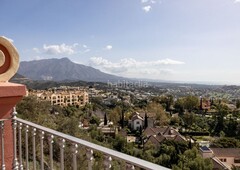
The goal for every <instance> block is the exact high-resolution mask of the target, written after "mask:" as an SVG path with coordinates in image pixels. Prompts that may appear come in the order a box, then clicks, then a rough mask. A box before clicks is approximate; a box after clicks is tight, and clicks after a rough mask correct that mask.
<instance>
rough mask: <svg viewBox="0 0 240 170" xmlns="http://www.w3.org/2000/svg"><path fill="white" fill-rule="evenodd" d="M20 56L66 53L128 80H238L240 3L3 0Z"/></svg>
mask: <svg viewBox="0 0 240 170" xmlns="http://www.w3.org/2000/svg"><path fill="white" fill-rule="evenodd" d="M0 35H2V36H5V37H8V38H10V39H11V40H12V41H13V43H14V45H15V46H16V47H17V49H18V51H19V53H20V60H21V61H29V60H39V59H46V58H63V57H68V58H69V59H70V60H72V61H74V62H76V63H81V64H85V65H90V66H92V67H95V68H97V69H100V70H101V71H104V72H107V73H111V74H115V75H120V76H125V77H133V78H149V79H159V80H171V81H187V82H208V83H214V84H215V83H223V84H240V66H239V65H240V0H101V1H99V0H52V1H44V0H21V1H17V0H1V5H0Z"/></svg>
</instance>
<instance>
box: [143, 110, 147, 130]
mask: <svg viewBox="0 0 240 170" xmlns="http://www.w3.org/2000/svg"><path fill="white" fill-rule="evenodd" d="M144 127H145V129H146V128H147V127H148V116H147V112H145V118H144Z"/></svg>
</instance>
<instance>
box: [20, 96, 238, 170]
mask: <svg viewBox="0 0 240 170" xmlns="http://www.w3.org/2000/svg"><path fill="white" fill-rule="evenodd" d="M122 95H124V94H122ZM120 97H121V96H120ZM131 102H132V103H133V104H132V105H130V104H129V103H125V102H122V101H117V100H114V99H113V100H111V102H110V103H107V104H106V103H104V102H103V100H102V99H101V98H100V97H96V98H92V100H91V104H88V105H86V106H85V107H82V108H76V107H73V106H68V107H60V106H51V105H50V103H49V102H47V101H40V100H37V99H36V98H35V97H33V96H29V97H25V98H24V99H23V100H22V101H21V102H20V103H19V104H18V105H17V111H18V113H19V115H18V117H21V118H23V119H25V120H29V121H32V122H35V123H37V124H40V125H42V126H46V127H49V128H52V129H55V130H57V131H60V132H63V133H66V134H69V135H73V136H76V137H78V138H81V139H85V140H88V141H91V142H94V143H97V144H100V145H103V146H106V147H109V148H112V149H115V150H117V151H120V152H124V153H127V154H129V155H132V156H136V157H138V158H142V159H145V160H148V161H151V162H154V163H156V164H160V165H163V166H166V167H169V168H173V169H176V170H178V169H196V170H197V169H206V170H207V169H209V170H210V169H212V163H211V161H210V160H209V159H203V158H202V157H201V156H200V155H199V154H198V149H197V148H198V146H197V145H196V144H189V143H188V142H186V143H178V142H174V141H166V142H164V143H162V144H161V145H160V146H159V147H156V146H153V145H142V144H135V143H127V141H126V139H125V137H124V136H122V135H120V134H119V135H116V136H115V137H110V136H104V135H103V133H102V132H101V131H100V130H98V129H97V126H98V125H99V123H100V120H99V118H98V117H96V116H92V114H91V113H92V111H96V110H102V111H104V112H105V113H106V114H107V117H108V119H109V120H111V121H112V122H113V123H114V125H119V126H123V127H124V128H123V129H124V130H125V131H126V132H129V131H130V129H128V127H127V121H128V119H129V118H130V117H131V114H132V113H133V112H134V111H144V112H145V111H146V112H148V113H151V116H153V117H155V119H156V125H157V126H164V125H171V126H175V127H178V128H180V130H181V131H182V132H183V133H184V134H186V135H189V137H192V138H193V139H195V140H197V137H196V138H195V135H196V134H199V133H200V134H201V133H202V134H208V136H213V137H214V138H212V146H213V147H239V146H240V142H239V135H240V123H239V121H237V118H239V117H240V116H239V113H238V112H232V111H230V110H229V108H228V107H226V105H225V104H224V103H223V102H215V104H212V106H211V109H215V110H216V112H215V114H214V115H211V117H206V116H205V111H204V110H201V109H200V108H199V99H198V98H197V97H195V96H186V97H182V98H178V99H177V100H176V101H174V100H173V97H172V96H170V95H169V96H161V97H153V98H151V99H149V100H139V99H136V98H134V96H132V98H131ZM174 113H179V116H178V117H172V116H171V115H172V114H174ZM149 116H150V115H149ZM122 117H124V121H123V120H122ZM83 121H87V122H89V127H90V128H89V129H88V130H83V129H81V128H79V122H83ZM136 133H137V132H136ZM193 134H195V135H193ZM137 135H140V136H141V132H138V134H137ZM215 137H217V138H215ZM56 143H57V142H56ZM56 151H57V150H56ZM58 152H59V151H58ZM58 152H56V154H57V153H58ZM66 154H71V153H70V149H66ZM81 154H82V155H84V154H85V151H82V152H81ZM94 156H95V158H96V159H95V164H94V166H96V168H97V167H98V166H99V163H100V162H101V161H102V160H103V155H101V154H100V153H95V155H94ZM58 159H59V158H58V157H55V161H56V162H58V161H59V160H58ZM66 159H67V158H66ZM69 159H70V158H69ZM82 161H84V160H82ZM85 161H86V160H85ZM68 162H71V161H70V160H69V161H68ZM85 164H86V163H85ZM113 165H114V166H113V167H114V168H113V169H119V168H120V167H121V165H122V163H121V162H117V161H116V162H114V163H113ZM46 166H47V165H46ZM56 166H57V165H56ZM69 166H70V165H69Z"/></svg>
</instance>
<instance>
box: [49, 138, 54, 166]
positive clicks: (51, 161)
mask: <svg viewBox="0 0 240 170" xmlns="http://www.w3.org/2000/svg"><path fill="white" fill-rule="evenodd" d="M53 138H54V136H53V135H48V143H49V156H50V169H53Z"/></svg>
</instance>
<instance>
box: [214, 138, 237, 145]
mask: <svg viewBox="0 0 240 170" xmlns="http://www.w3.org/2000/svg"><path fill="white" fill-rule="evenodd" d="M211 147H215V148H239V147H240V141H239V140H237V139H235V138H227V137H222V138H219V139H216V140H214V141H213V142H212V144H211Z"/></svg>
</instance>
